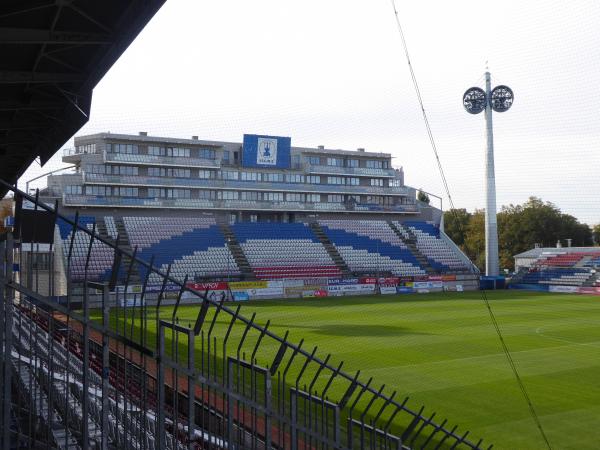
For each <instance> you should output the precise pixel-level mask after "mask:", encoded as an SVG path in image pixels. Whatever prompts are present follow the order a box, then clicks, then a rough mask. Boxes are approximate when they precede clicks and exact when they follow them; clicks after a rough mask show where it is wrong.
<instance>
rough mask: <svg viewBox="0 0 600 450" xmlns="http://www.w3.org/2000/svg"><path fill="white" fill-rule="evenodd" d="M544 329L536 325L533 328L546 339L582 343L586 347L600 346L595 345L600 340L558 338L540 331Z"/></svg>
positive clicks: (573, 343)
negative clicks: (582, 340)
mask: <svg viewBox="0 0 600 450" xmlns="http://www.w3.org/2000/svg"><path fill="white" fill-rule="evenodd" d="M543 329H544V327H537V328H536V330H535V333H536V334H538V335H540V336H542V337H545V338H548V339H554V340H555V341H560V342H566V343H568V344H571V345H583V346H586V347H600V346H599V345H597V344H598V343H599V342H600V341H593V342H575V341H571V340H570V339H564V338H559V337H555V336H548V335H547V334H544V333H542V330H543Z"/></svg>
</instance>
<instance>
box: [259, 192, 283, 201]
mask: <svg viewBox="0 0 600 450" xmlns="http://www.w3.org/2000/svg"><path fill="white" fill-rule="evenodd" d="M263 200H269V201H272V202H281V201H283V192H265V193H263Z"/></svg>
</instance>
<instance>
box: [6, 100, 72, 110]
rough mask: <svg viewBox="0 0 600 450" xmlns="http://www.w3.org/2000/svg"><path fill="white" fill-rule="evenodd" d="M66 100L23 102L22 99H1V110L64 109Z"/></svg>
mask: <svg viewBox="0 0 600 450" xmlns="http://www.w3.org/2000/svg"><path fill="white" fill-rule="evenodd" d="M64 107H65V104H64V102H58V101H57V102H21V101H15V102H11V101H8V102H7V101H0V111H16V110H21V111H35V110H42V109H43V110H49V109H50V110H52V109H63V108H64Z"/></svg>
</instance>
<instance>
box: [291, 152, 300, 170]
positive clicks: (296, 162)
mask: <svg viewBox="0 0 600 450" xmlns="http://www.w3.org/2000/svg"><path fill="white" fill-rule="evenodd" d="M292 167H294V169H298V168H300V155H294V156H292Z"/></svg>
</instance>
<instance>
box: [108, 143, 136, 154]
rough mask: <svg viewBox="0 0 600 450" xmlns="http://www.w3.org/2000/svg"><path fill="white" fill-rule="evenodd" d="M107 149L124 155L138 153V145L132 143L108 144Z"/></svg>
mask: <svg viewBox="0 0 600 450" xmlns="http://www.w3.org/2000/svg"><path fill="white" fill-rule="evenodd" d="M107 147H108V151H109V152H111V151H112V152H113V153H121V154H125V155H137V154H138V153H139V150H138V146H137V145H133V144H108V146H107Z"/></svg>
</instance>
